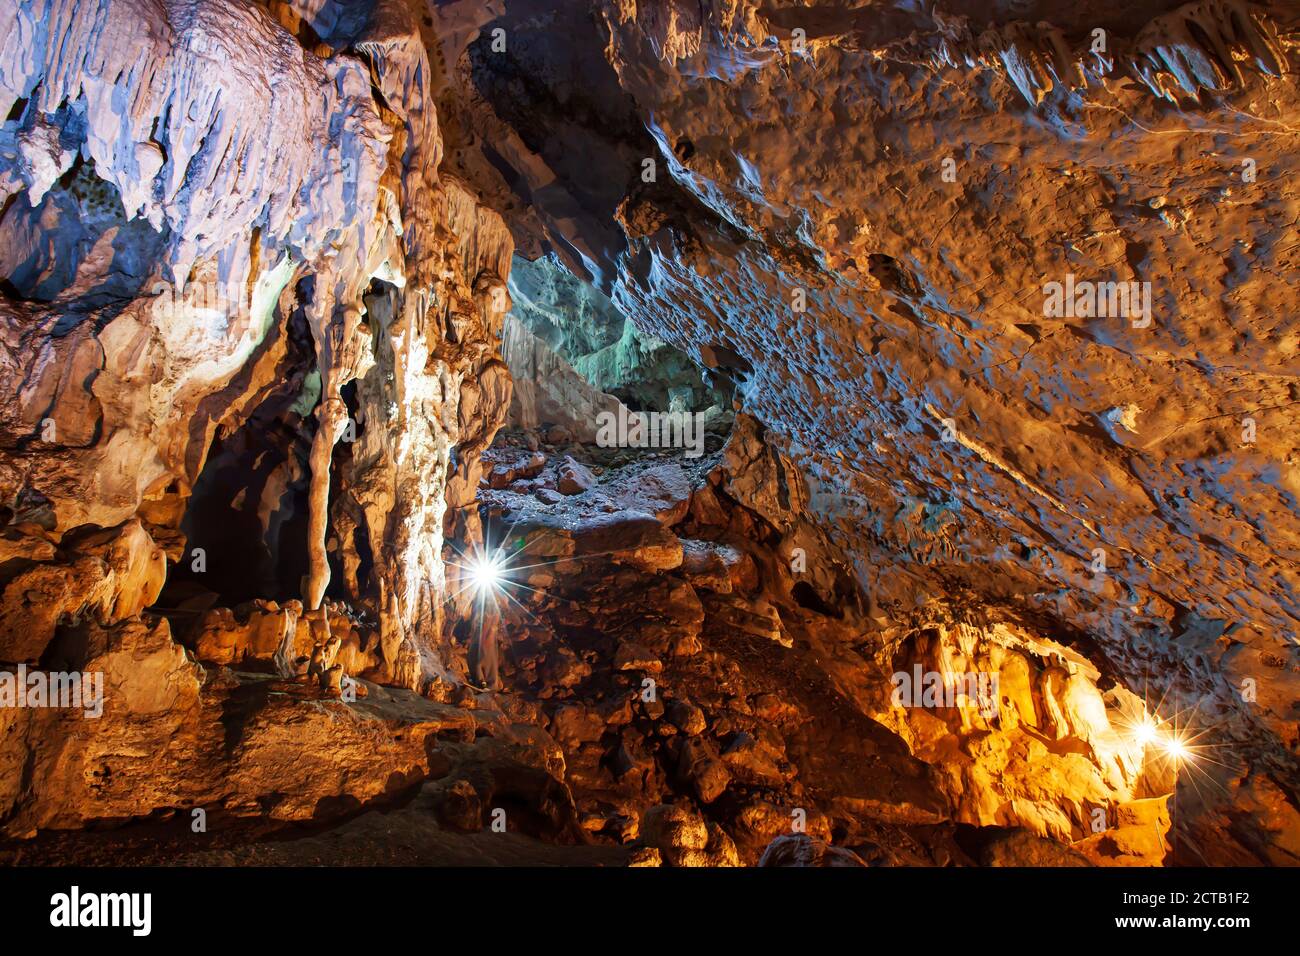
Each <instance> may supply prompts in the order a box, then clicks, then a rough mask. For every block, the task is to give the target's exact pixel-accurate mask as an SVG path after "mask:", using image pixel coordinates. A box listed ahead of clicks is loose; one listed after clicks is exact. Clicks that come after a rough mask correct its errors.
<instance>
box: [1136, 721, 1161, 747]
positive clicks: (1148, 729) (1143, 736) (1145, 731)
mask: <svg viewBox="0 0 1300 956" xmlns="http://www.w3.org/2000/svg"><path fill="white" fill-rule="evenodd" d="M1156 733H1157V729H1156V722H1155V721H1154V720H1152V719H1151V718H1150V717H1143V718H1142V720H1141V721H1140V722H1139V723H1137V724H1136V725H1134V727H1133V739H1134V740H1136V741H1137V742H1138V743H1140V744H1141V745H1142V746H1143V747H1145V746H1146V745H1147V744H1149V743H1151V742H1152V741H1153V740H1155V739H1156Z"/></svg>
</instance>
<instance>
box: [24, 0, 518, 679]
mask: <svg viewBox="0 0 1300 956" xmlns="http://www.w3.org/2000/svg"><path fill="white" fill-rule="evenodd" d="M128 24H130V25H131V27H130V28H127V25H128ZM0 31H2V32H3V36H4V40H3V41H0V42H2V43H3V46H2V47H0V112H2V113H3V114H4V115H6V116H8V117H9V119H8V120H7V121H6V122H5V124H4V126H3V129H2V130H0V150H2V151H3V156H4V159H5V163H4V174H3V181H2V183H0V187H2V188H3V199H4V202H5V207H4V214H3V217H2V218H0V229H3V231H4V234H5V235H6V236H8V237H11V238H14V239H15V244H14V246H12V247H9V248H7V250H6V260H5V261H6V266H7V285H6V288H5V291H6V295H5V297H4V299H3V306H2V309H3V323H4V330H5V331H4V335H5V343H6V348H5V353H4V357H3V359H0V387H3V388H4V390H5V392H6V394H8V395H10V396H12V400H11V401H9V402H6V403H5V410H4V412H3V415H4V421H3V446H4V454H3V455H2V456H0V494H2V495H3V499H4V501H5V502H6V505H7V507H8V509H9V510H8V512H7V513H8V514H9V515H10V516H11V520H10V521H9V524H8V527H7V528H6V531H5V538H4V548H5V561H4V592H3V597H2V598H0V605H2V606H3V608H4V611H3V613H4V616H5V621H6V627H5V631H4V635H3V646H2V647H0V658H3V659H5V660H10V661H22V660H35V659H37V658H39V656H40V654H41V651H42V649H43V648H44V647H45V646H46V645H47V644H48V643H49V641H50V640H51V639H52V638H53V637H54V636H55V631H56V630H57V628H58V627H59V626H60V623H61V622H62V623H69V622H72V623H75V622H77V621H80V620H81V619H83V618H84V617H86V616H93V617H94V618H95V619H96V620H97V622H98V623H99V624H100V625H103V626H111V625H114V624H116V623H118V622H120V621H124V620H128V619H131V618H133V617H134V616H136V615H138V614H139V612H140V610H141V609H142V608H143V607H145V606H148V605H149V604H151V603H152V602H153V601H154V600H155V599H156V598H157V597H158V595H159V593H160V590H161V587H162V584H163V582H164V579H165V577H166V573H165V569H166V566H167V563H168V562H169V561H170V562H171V563H172V564H173V566H180V565H181V564H182V563H183V564H184V565H185V569H186V570H185V573H186V575H188V576H189V577H190V578H192V579H193V580H195V581H201V580H204V578H203V576H202V575H203V565H204V564H205V563H210V562H217V563H218V564H220V562H222V561H225V562H226V566H224V567H222V568H221V570H220V572H219V573H215V572H217V569H216V568H211V570H209V572H208V573H210V574H213V575H214V577H212V578H208V579H207V580H208V582H209V583H210V584H211V585H212V588H211V589H212V590H214V591H217V592H220V591H222V590H223V588H222V587H221V586H220V585H218V584H217V583H216V581H215V578H217V577H221V576H223V575H224V576H225V577H226V578H227V579H230V578H235V577H238V576H240V575H241V574H242V575H243V576H244V577H245V578H247V579H249V580H248V582H247V583H248V586H249V587H250V588H251V589H253V590H254V591H260V592H261V593H257V594H256V595H255V596H257V597H261V598H276V599H280V600H284V599H299V600H301V601H302V603H303V604H304V605H305V608H304V610H305V612H306V613H307V614H308V616H313V615H314V617H315V619H316V620H315V624H314V626H315V627H316V628H317V633H318V636H321V637H325V636H327V635H328V621H329V612H328V611H324V610H319V609H320V608H321V606H322V602H323V599H324V594H325V590H326V588H327V587H328V586H329V579H330V577H331V574H330V567H331V565H332V566H333V567H334V568H335V569H336V570H335V572H334V576H335V577H338V576H339V575H340V573H342V576H343V577H344V578H345V580H343V581H338V580H336V581H335V582H334V587H333V589H332V590H331V592H330V593H331V594H337V595H339V596H340V597H346V598H349V599H350V600H351V601H353V602H354V603H355V604H356V605H357V606H359V607H364V608H365V609H366V610H368V612H369V614H370V616H371V619H372V620H373V621H376V622H381V623H380V626H381V627H382V630H383V634H382V644H383V648H384V655H383V661H384V667H383V669H384V671H385V672H386V676H388V677H393V676H394V673H395V667H396V662H397V659H398V656H399V649H400V648H401V647H402V645H403V642H404V641H408V642H410V647H409V648H408V650H407V653H408V656H409V654H410V653H411V652H417V653H418V654H419V655H421V656H423V658H424V669H425V670H426V671H432V670H435V669H436V668H437V667H438V666H439V660H438V655H437V652H436V645H437V641H438V635H439V631H440V627H441V623H442V616H441V615H442V611H441V607H442V595H443V587H444V580H443V570H442V556H441V548H442V540H443V539H442V533H443V527H444V523H446V524H447V525H448V526H456V527H460V526H465V525H468V526H470V527H469V531H470V533H471V534H472V533H473V530H474V529H473V526H474V525H475V522H476V520H477V519H476V516H475V515H474V514H473V509H472V507H471V499H472V491H473V488H474V487H475V486H476V484H477V480H478V476H477V467H478V465H477V462H478V454H477V452H478V450H481V448H482V447H484V446H485V445H486V444H487V442H488V441H490V440H491V437H492V434H493V433H494V432H495V430H496V428H497V427H499V426H500V424H501V422H502V421H503V420H504V416H505V411H506V408H507V407H508V404H509V379H508V374H507V373H506V370H505V367H504V365H503V364H502V363H501V361H500V359H499V357H498V356H497V355H496V348H497V345H496V343H497V338H498V336H499V334H500V323H501V319H502V316H503V315H504V314H505V312H506V311H507V310H508V308H509V296H508V294H507V293H506V289H505V283H506V280H507V277H508V274H509V269H510V263H511V256H512V253H513V243H512V241H511V238H510V235H509V233H508V231H507V230H506V228H505V227H504V225H503V223H502V221H501V219H500V218H499V217H498V216H497V215H496V214H495V213H493V212H491V211H490V210H488V209H487V208H485V207H484V206H483V205H481V204H480V203H479V201H478V200H477V198H476V196H475V195H474V194H473V193H472V192H471V191H469V190H467V189H466V188H465V187H464V186H463V185H462V184H461V183H459V182H458V181H457V180H456V179H455V178H454V177H443V176H442V175H440V172H439V164H440V162H441V156H442V150H441V141H440V138H439V135H438V125H437V117H436V113H435V110H434V108H433V105H432V98H431V94H430V91H429V83H430V76H431V69H430V65H429V62H428V57H427V53H426V47H425V44H424V41H423V39H422V38H421V35H420V32H419V27H418V24H417V21H416V20H415V19H414V16H413V14H412V13H411V11H410V10H409V9H408V8H407V7H406V6H405V5H403V4H399V3H386V4H378V5H375V7H374V9H373V10H370V11H369V12H368V13H366V14H364V15H362V16H360V17H358V16H357V15H356V11H355V10H352V11H351V12H349V10H348V8H345V7H344V6H343V5H339V4H332V3H325V4H306V5H302V4H287V3H272V4H270V5H256V4H253V5H241V4H225V3H204V4H197V5H196V4H179V3H168V2H161V0H157V2H151V0H126V2H120V0H104V2H102V3H99V4H97V5H94V6H92V7H91V8H85V9H83V8H81V7H78V6H76V5H73V4H67V3H61V2H56V0H51V2H37V3H18V2H12V3H5V4H4V5H3V7H0ZM343 47H347V48H348V49H349V51H350V52H347V53H342V52H339V50H340V49H341V48H343ZM19 240H21V241H19ZM368 293H370V294H368ZM345 389H346V390H347V394H348V396H350V397H351V401H352V407H349V405H348V401H347V400H346V399H345V397H344V391H345ZM218 437H219V438H220V440H217V439H218ZM214 442H215V446H214ZM214 447H216V449H217V455H218V458H219V460H218V461H215V462H214V463H213V467H212V469H211V470H210V471H208V472H206V482H205V484H203V485H201V484H200V476H201V475H205V465H207V464H208V461H207V459H208V456H209V453H210V451H211V450H212V449H213V448H214ZM453 449H455V450H456V451H457V453H456V454H455V455H454V456H453ZM453 457H454V459H455V460H454V462H453ZM275 458H278V459H279V460H278V462H277V461H273V460H272V459H275ZM196 486H198V487H200V490H201V491H203V494H204V499H205V501H206V499H207V497H209V496H210V497H211V498H212V501H210V502H206V503H205V504H204V505H203V507H202V508H199V507H197V506H196V508H195V509H193V510H192V512H191V514H190V517H189V518H188V519H187V518H186V514H187V509H188V507H189V505H190V498H191V495H192V493H193V492H194V490H195V488H196ZM207 486H211V487H207ZM205 489H206V490H205ZM225 508H229V509H232V510H233V511H234V512H235V513H236V515H237V516H243V517H241V518H238V520H245V519H246V524H247V527H246V528H244V529H243V530H245V531H248V532H249V533H250V534H252V535H257V534H258V533H259V532H260V534H261V536H262V538H263V539H264V540H263V542H262V543H263V545H265V549H266V550H265V551H264V552H263V553H262V554H261V555H260V557H258V556H257V555H256V554H254V551H255V550H256V540H255V539H254V541H253V542H250V550H249V551H247V552H245V554H242V555H241V553H240V552H239V551H238V550H234V549H231V548H227V547H224V546H223V545H222V544H221V543H220V542H204V541H198V540H191V541H187V540H186V534H185V531H189V532H190V533H191V534H192V535H197V536H198V537H202V535H201V534H198V532H197V531H196V529H197V528H200V527H203V526H204V524H205V522H204V520H203V519H202V514H201V513H203V514H207V515H208V516H209V517H208V518H207V519H206V526H207V527H208V528H209V529H212V528H214V527H215V526H217V525H219V521H218V520H217V519H216V518H214V517H212V515H214V514H215V515H219V514H220V512H221V510H222V509H225ZM291 518H292V519H293V520H299V521H305V525H306V527H305V531H304V528H303V527H298V526H294V527H292V528H291V529H290V530H291V532H292V533H293V534H294V535H295V536H296V537H297V538H298V539H299V541H300V543H299V544H297V545H291V544H289V543H285V544H284V545H283V546H284V549H285V551H284V553H285V554H286V555H292V557H291V558H289V557H286V558H285V560H283V561H280V560H279V555H280V550H281V546H282V544H281V538H283V537H284V535H285V534H288V533H290V531H285V530H284V524H285V522H286V521H288V520H290V519H291ZM96 529H104V531H105V533H106V534H108V535H109V536H110V537H112V536H114V535H115V536H116V537H115V538H114V539H113V540H114V541H115V543H114V544H113V545H111V546H110V547H109V549H108V554H107V555H105V554H104V553H103V551H104V546H103V545H102V544H99V543H94V544H93V545H92V544H86V543H85V539H86V538H87V535H88V533H89V532H92V531H95V530H96ZM221 530H222V529H220V528H219V527H215V530H214V531H212V532H211V533H213V534H216V533H217V532H219V531H221ZM226 530H229V529H226ZM462 530H463V529H462ZM98 540H99V539H98V538H97V537H96V538H95V542H98ZM359 540H363V541H364V548H367V549H368V551H369V553H370V554H371V555H373V554H377V553H385V554H392V555H395V556H397V559H395V560H392V561H388V562H384V563H383V564H381V565H380V566H378V567H377V568H376V569H375V570H374V573H373V574H371V575H370V576H369V577H368V578H367V579H366V580H365V581H364V582H360V581H358V580H357V579H356V575H355V568H356V566H357V565H358V564H359V563H360V559H359V558H358V557H357V551H358V544H357V542H358V541H359ZM205 544H206V545H207V547H205ZM196 548H197V549H199V551H201V552H203V553H202V556H201V558H200V559H199V560H198V561H197V562H196V560H195V558H196V556H197V555H196V552H195V549H196ZM96 549H97V550H96ZM247 555H251V556H252V557H253V559H254V560H252V562H251V564H252V565H253V566H252V567H238V566H236V567H230V566H229V565H230V564H231V563H233V562H239V561H240V560H241V558H243V557H245V556H247ZM259 560H260V561H261V562H262V564H263V565H264V566H262V567H260V569H259V568H258V566H257V562H258V561H259ZM295 562H297V564H299V565H301V566H302V567H303V568H304V573H303V574H302V575H301V577H300V579H299V580H291V581H288V582H286V581H284V580H283V578H284V576H285V575H286V574H287V573H288V571H289V569H291V568H293V567H294V566H295ZM269 565H277V567H275V569H274V572H275V573H272V571H271V569H270V568H269V567H268V566H269ZM196 567H197V568H199V570H198V571H197V572H195V571H194V570H193V569H194V568H196ZM91 578H93V579H94V581H96V582H98V583H96V584H94V586H93V587H92V586H91V584H90V583H88V581H89V580H90V579H91ZM286 592H287V593H286ZM246 596H250V595H248V594H244V595H238V597H246ZM417 635H419V636H420V642H421V645H420V646H419V647H416V646H415V644H414V640H415V638H416V637H417Z"/></svg>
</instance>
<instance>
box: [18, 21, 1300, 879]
mask: <svg viewBox="0 0 1300 956" xmlns="http://www.w3.org/2000/svg"><path fill="white" fill-rule="evenodd" d="M1298 31H1300V17H1298V16H1297V13H1296V10H1295V9H1294V7H1293V5H1291V4H1287V3H1283V2H1281V0H1270V2H1262V3H1247V2H1245V0H1202V2H1199V3H1195V4H1183V5H1179V4H1178V3H1176V2H1174V0H1156V2H1152V3H1145V4H1139V5H1137V6H1134V5H1131V4H1128V5H1124V4H1119V3H1109V2H1107V3H1103V4H1100V5H1096V4H1093V5H1082V7H1080V6H1079V5H1076V6H1074V7H1070V6H1067V5H1063V4H1057V3H1048V2H1039V3H1030V4H1001V3H999V4H991V5H990V4H983V5H981V4H972V3H966V2H963V0H951V2H947V3H942V2H941V3H937V4H922V5H917V4H911V3H897V4H895V3H881V2H869V3H858V4H852V5H847V6H846V5H844V4H831V3H820V2H815V3H812V4H801V5H793V4H790V5H787V4H775V5H773V4H759V3H757V2H754V0H729V2H726V3H713V2H709V3H695V2H686V0H617V2H615V0H589V2H581V3H565V4H546V3H538V2H535V0H494V2H493V3H490V4H477V3H471V2H468V0H456V2H449V3H424V2H420V0H373V2H363V3H343V2H337V0H312V2H305V0H264V2H263V0H257V2H234V0H196V2H180V0H89V2H83V3H71V2H68V0H0V116H2V117H4V121H3V124H2V125H0V270H2V275H0V278H3V283H0V338H2V339H3V344H4V348H3V350H0V393H2V394H3V395H4V396H5V397H6V399H7V400H6V401H5V402H4V403H3V410H2V411H0V499H2V500H0V519H2V520H0V524H2V525H3V527H2V528H0V705H2V706H0V835H2V836H3V839H4V841H5V844H4V846H3V847H2V848H0V852H3V853H4V854H6V855H7V856H8V858H9V859H19V860H28V861H30V860H37V861H40V860H43V859H44V860H54V861H64V860H74V861H75V860H93V861H99V860H102V859H105V858H114V859H116V860H119V861H120V860H132V859H136V860H141V861H150V862H157V861H159V860H181V861H188V862H203V863H212V862H265V863H270V862H281V863H283V862H295V861H298V862H301V861H310V862H349V859H348V857H349V855H351V856H352V857H353V859H354V860H355V859H356V858H357V857H358V855H359V856H360V857H361V858H363V859H364V860H365V861H367V862H383V859H382V858H383V848H391V849H392V852H393V854H394V858H400V859H401V860H403V861H409V862H439V861H442V862H511V861H515V862H556V863H560V862H575V863H576V862H581V863H595V864H600V863H608V864H619V865H621V864H632V865H668V866H696V865H715V866H733V865H738V864H746V865H754V864H759V863H760V862H761V863H763V864H764V865H800V866H804V865H855V866H856V865H861V864H866V865H888V864H919V865H949V864H979V865H1024V864H1030V865H1075V864H1087V863H1092V864H1100V865H1139V864H1150V863H1199V862H1208V863H1234V864H1253V863H1260V862H1263V863H1271V864H1294V863H1296V862H1297V861H1298V860H1300V814H1298V813H1297V810H1296V806H1297V795H1298V794H1300V763H1298V760H1297V747H1298V746H1300V712H1298V711H1297V692H1298V691H1300V657H1297V655H1298V654H1300V650H1297V641H1296V633H1297V622H1298V621H1300V605H1298V604H1297V598H1296V594H1297V589H1300V577H1298V576H1297V571H1296V568H1297V557H1300V524H1298V514H1300V507H1298V506H1297V497H1298V496H1300V485H1297V481H1296V466H1297V459H1298V457H1300V432H1298V431H1297V429H1296V427H1295V424H1294V422H1295V416H1294V414H1293V412H1294V409H1295V407H1296V406H1297V404H1300V393H1298V391H1297V388H1298V386H1297V384H1296V376H1297V373H1298V370H1297V365H1296V361H1297V333H1296V324H1295V321H1294V315H1293V312H1294V310H1293V307H1292V304H1291V300H1292V298H1293V296H1291V294H1290V288H1289V284H1288V279H1289V276H1291V275H1292V274H1293V273H1295V272H1296V268H1295V267H1296V257H1297V255H1298V254H1300V253H1297V249H1300V240H1298V239H1297V237H1296V229H1297V221H1298V220H1297V215H1296V208H1295V207H1296V202H1297V197H1296V190H1295V186H1294V181H1295V173H1296V168H1295V167H1296V160H1295V156H1296V155H1297V154H1296V150H1295V149H1294V145H1295V144H1294V140H1295V138H1296V136H1297V135H1300V134H1297V120H1296V117H1297V113H1298V112H1300V110H1298V109H1297V92H1296V86H1295V70H1296V56H1297V54H1296V48H1297V46H1298V45H1300V39H1298V38H1300V32H1298ZM516 250H518V251H519V253H520V254H521V255H522V256H523V257H524V258H525V259H526V260H527V263H526V264H525V265H523V266H521V267H520V268H519V270H518V274H517V275H515V276H514V277H513V278H512V275H511V273H512V264H513V263H514V262H515V258H514V257H515V252H516ZM1129 282H1132V283H1135V285H1134V286H1133V287H1132V289H1130V287H1129V286H1128V285H1123V286H1114V287H1112V288H1110V289H1109V290H1103V294H1102V296H1101V298H1100V300H1093V299H1089V298H1087V297H1086V296H1085V297H1084V298H1078V297H1076V296H1075V295H1074V294H1073V290H1075V289H1076V288H1084V289H1087V288H1089V287H1088V286H1087V285H1086V283H1129ZM1054 283H1057V284H1060V286H1061V288H1062V290H1063V289H1066V288H1068V289H1070V290H1072V292H1071V294H1070V301H1069V302H1068V304H1065V303H1062V302H1057V303H1056V305H1053V299H1052V296H1053V295H1054V293H1053V291H1052V290H1053V284H1054ZM1078 283H1082V284H1085V285H1078ZM1058 291H1060V290H1058ZM512 292H513V295H514V298H515V300H516V301H513V302H512ZM1121 292H1123V293H1124V297H1123V298H1121V296H1120V293H1121ZM1130 293H1131V294H1130ZM1064 294H1065V293H1064V292H1062V295H1064ZM1057 306H1060V307H1059V308H1058V307H1057ZM512 308H514V313H515V314H514V315H509V314H508V313H510V312H511V310H512ZM621 403H622V404H621ZM629 407H633V408H638V409H639V408H647V409H657V410H660V411H664V412H669V411H672V412H683V411H699V412H703V411H705V410H706V409H711V410H712V412H711V414H710V415H709V416H708V421H709V423H710V427H709V428H708V429H706V430H704V431H703V432H702V433H701V437H702V440H703V445H702V447H701V448H700V449H698V451H699V452H700V454H698V455H696V454H686V453H684V452H683V450H682V449H678V448H649V449H643V448H633V447H626V446H627V445H628V444H629V443H628V442H623V445H624V446H625V447H614V448H611V447H597V446H596V445H594V444H593V441H594V438H595V431H596V428H597V426H598V423H597V421H596V417H597V416H598V415H599V414H600V412H602V411H611V412H615V413H618V414H620V415H621V414H624V413H626V412H627V411H628V408H629ZM508 417H509V418H510V425H511V426H512V427H511V428H510V429H509V430H508V431H503V426H505V425H506V423H507V419H508ZM490 556H494V557H495V558H496V559H497V560H499V562H500V566H497V565H495V564H491V563H489V565H488V566H487V567H486V568H485V566H484V561H485V559H489V558H490ZM494 576H500V577H501V580H499V581H497V582H496V583H495V584H494V583H492V580H491V579H492V578H493V577H494ZM16 672H22V673H24V674H26V673H29V672H32V673H44V674H50V675H55V674H62V675H64V678H65V679H64V683H63V684H61V685H59V686H58V687H57V688H56V689H57V690H58V692H59V693H65V694H66V693H71V692H72V691H73V690H76V691H77V692H78V693H79V694H81V695H82V696H81V697H80V698H79V704H78V705H77V706H75V707H70V706H62V707H59V706H49V704H50V701H42V702H34V699H32V698H30V695H27V697H26V698H25V699H24V700H22V701H20V700H18V698H17V697H16V696H14V693H15V687H16V686H17V685H16V684H15V683H14V682H11V681H6V680H4V679H3V678H6V677H9V676H12V674H14V673H16ZM925 674H943V675H975V676H978V677H980V678H981V679H988V680H994V681H995V683H994V684H993V685H992V689H991V690H990V692H989V694H988V696H987V699H986V698H985V697H983V696H981V694H980V693H977V692H976V691H974V690H972V692H971V693H970V694H969V695H968V696H966V697H964V698H962V699H956V698H954V699H952V700H943V699H941V698H938V699H934V700H929V701H921V702H920V703H918V702H917V700H915V699H908V700H906V701H900V698H899V696H898V693H899V688H900V686H901V685H900V683H899V681H900V675H902V676H903V678H909V676H910V675H916V678H915V683H916V685H918V686H919V685H920V684H921V683H922V680H921V678H922V675H925ZM68 675H85V677H86V680H84V681H83V680H82V679H81V678H80V677H77V678H76V679H75V682H74V678H73V677H70V676H68ZM91 678H93V680H91ZM52 679H53V678H52ZM97 681H98V682H100V683H96V682H97ZM22 689H23V691H24V693H26V691H27V688H25V687H24V688H22ZM909 693H910V692H909ZM96 711H97V712H96ZM92 712H96V713H92ZM1149 713H1154V714H1156V715H1157V716H1158V717H1160V718H1161V719H1162V720H1164V721H1166V722H1167V724H1168V725H1173V724H1175V723H1176V724H1177V726H1178V728H1179V729H1180V730H1181V732H1182V733H1184V734H1185V735H1187V736H1188V737H1189V738H1192V739H1191V743H1192V744H1193V745H1194V746H1193V750H1192V753H1191V755H1190V756H1189V757H1186V758H1182V759H1174V758H1168V759H1166V757H1167V755H1165V754H1162V753H1159V752H1157V750H1158V748H1156V747H1155V746H1154V745H1153V744H1152V743H1150V742H1144V741H1143V739H1142V736H1141V734H1140V731H1141V730H1142V729H1143V728H1144V727H1145V724H1144V721H1146V720H1148V719H1149V718H1148V714H1149ZM200 819H203V820H207V821H208V822H209V823H210V824H211V827H210V829H209V830H201V829H197V828H196V826H195V822H196V821H198V820H200ZM109 826H112V827H114V828H115V829H113V830H112V831H111V833H112V835H110V836H107V837H103V838H102V839H101V838H99V837H91V836H90V835H88V834H84V833H81V832H80V831H83V830H87V829H91V828H99V829H102V828H105V827H109ZM384 834H388V835H389V836H387V837H385V836H384ZM408 838H409V839H408ZM375 840H379V841H380V845H381V849H380V850H376V849H374V841H375ZM385 840H388V841H389V842H388V843H384V841H385ZM494 840H495V841H497V842H492V841H494ZM272 841H273V842H274V844H275V845H274V847H272V846H271V842H272ZM365 847H370V849H364V848H365ZM399 847H400V848H399Z"/></svg>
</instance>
